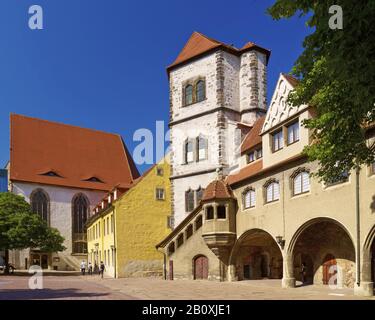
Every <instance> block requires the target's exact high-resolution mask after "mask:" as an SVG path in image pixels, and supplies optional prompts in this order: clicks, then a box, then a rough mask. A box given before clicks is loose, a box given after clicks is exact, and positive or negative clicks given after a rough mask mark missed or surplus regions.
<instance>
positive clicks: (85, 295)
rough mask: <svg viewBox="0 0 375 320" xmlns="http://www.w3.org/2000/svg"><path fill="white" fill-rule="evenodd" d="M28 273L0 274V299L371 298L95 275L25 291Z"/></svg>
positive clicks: (263, 284)
mask: <svg viewBox="0 0 375 320" xmlns="http://www.w3.org/2000/svg"><path fill="white" fill-rule="evenodd" d="M29 279H30V276H29V275H28V274H22V275H11V276H4V275H0V300H13V299H38V300H44V299H69V300H90V299H100V300H108V299H111V300H133V299H150V300H153V299H157V300H185V299H186V300H221V299H228V300H263V299H266V300H273V299H277V300H279V299H280V300H296V299H302V300H315V299H319V300H320V299H322V300H342V299H373V298H363V297H357V296H354V295H353V290H352V289H341V290H340V289H337V290H331V289H329V288H328V287H327V286H305V287H298V288H295V289H282V288H281V283H280V280H253V281H240V282H212V281H190V280H175V281H165V280H161V279H153V278H148V279H145V278H142V279H135V278H133V279H100V277H99V276H98V275H93V276H77V275H66V274H64V275H59V274H56V273H52V274H48V275H45V276H44V277H43V287H44V289H41V290H31V289H29V286H28V282H29Z"/></svg>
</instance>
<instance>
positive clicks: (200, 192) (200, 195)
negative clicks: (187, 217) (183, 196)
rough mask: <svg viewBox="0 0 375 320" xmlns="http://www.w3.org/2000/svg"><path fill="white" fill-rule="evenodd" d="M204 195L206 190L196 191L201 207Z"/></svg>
mask: <svg viewBox="0 0 375 320" xmlns="http://www.w3.org/2000/svg"><path fill="white" fill-rule="evenodd" d="M203 193H204V189H203V188H201V187H199V188H198V190H197V191H196V196H197V205H199V203H200V201H201V200H202V198H203Z"/></svg>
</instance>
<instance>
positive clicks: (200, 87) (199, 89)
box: [196, 80, 206, 102]
mask: <svg viewBox="0 0 375 320" xmlns="http://www.w3.org/2000/svg"><path fill="white" fill-rule="evenodd" d="M196 97H197V102H200V101H203V100H204V99H206V85H205V82H204V81H203V80H199V81H198V82H197V85H196Z"/></svg>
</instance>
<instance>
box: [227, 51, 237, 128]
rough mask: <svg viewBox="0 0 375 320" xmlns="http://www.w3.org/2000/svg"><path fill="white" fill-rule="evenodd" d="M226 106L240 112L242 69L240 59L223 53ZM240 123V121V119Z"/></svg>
mask: <svg viewBox="0 0 375 320" xmlns="http://www.w3.org/2000/svg"><path fill="white" fill-rule="evenodd" d="M223 58H224V60H223V65H224V106H225V107H227V108H230V109H233V110H236V111H240V77H239V74H240V67H241V60H240V58H239V57H237V56H234V55H232V54H230V53H227V52H223ZM238 121H240V119H238Z"/></svg>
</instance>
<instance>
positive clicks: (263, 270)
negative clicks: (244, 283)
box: [229, 228, 283, 280]
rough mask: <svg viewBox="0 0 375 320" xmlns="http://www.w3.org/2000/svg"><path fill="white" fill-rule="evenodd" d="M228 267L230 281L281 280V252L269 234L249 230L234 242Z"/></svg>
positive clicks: (260, 230)
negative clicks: (229, 267) (229, 268)
mask: <svg viewBox="0 0 375 320" xmlns="http://www.w3.org/2000/svg"><path fill="white" fill-rule="evenodd" d="M265 258H266V259H265ZM229 265H230V266H231V268H232V270H231V271H230V272H231V273H232V274H231V275H230V278H232V279H237V280H245V279H260V278H273V279H281V277H282V272H283V259H282V252H281V249H280V247H279V245H278V244H277V242H276V240H275V237H274V236H272V235H271V234H270V233H269V232H267V231H265V230H263V229H258V228H254V229H249V230H247V231H246V232H244V233H243V234H242V235H241V236H240V237H239V238H238V239H237V240H236V242H235V244H234V246H233V249H232V251H231V253H230V257H229Z"/></svg>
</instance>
